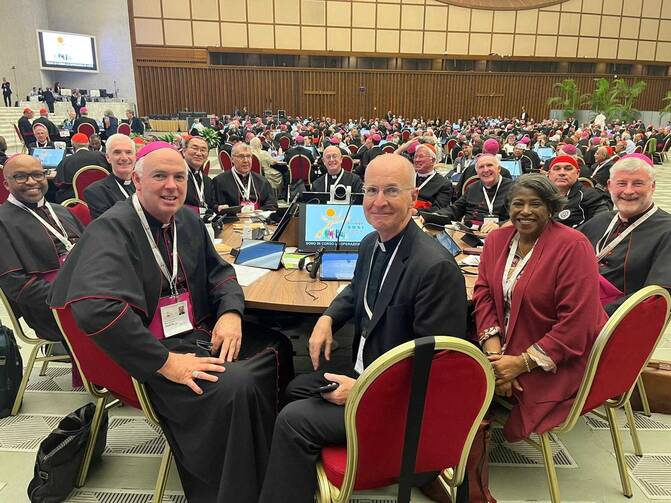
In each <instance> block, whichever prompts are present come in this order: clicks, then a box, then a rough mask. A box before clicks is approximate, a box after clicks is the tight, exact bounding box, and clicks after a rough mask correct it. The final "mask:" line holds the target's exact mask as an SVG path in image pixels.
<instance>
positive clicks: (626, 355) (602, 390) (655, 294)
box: [526, 286, 671, 503]
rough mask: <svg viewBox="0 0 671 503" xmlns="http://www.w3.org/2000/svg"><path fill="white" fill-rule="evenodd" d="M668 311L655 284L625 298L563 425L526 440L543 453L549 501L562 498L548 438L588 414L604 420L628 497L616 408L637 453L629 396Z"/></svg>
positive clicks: (669, 303) (670, 299) (666, 298)
mask: <svg viewBox="0 0 671 503" xmlns="http://www.w3.org/2000/svg"><path fill="white" fill-rule="evenodd" d="M670 307H671V296H670V295H669V293H668V292H667V291H666V290H665V289H663V288H661V287H659V286H647V287H645V288H643V289H641V290H640V291H638V292H636V293H635V294H633V295H632V296H631V297H630V298H629V299H627V300H626V301H625V302H624V303H623V304H622V305H621V306H620V307H619V308H618V310H617V311H615V313H613V316H611V317H610V319H609V320H608V322H607V323H606V324H605V325H604V327H603V329H602V330H601V333H600V334H599V336H598V337H597V339H596V341H595V343H594V346H593V347H592V351H591V352H590V355H589V360H588V363H587V368H586V370H585V375H584V376H583V379H582V382H581V383H580V388H579V389H578V393H577V395H576V399H575V401H574V402H573V405H572V407H571V410H570V412H569V414H568V416H567V417H566V419H565V420H564V422H563V423H562V424H560V425H559V426H557V427H556V428H554V429H553V430H552V431H548V432H545V433H542V434H539V438H540V443H538V442H536V441H534V440H531V439H526V441H527V442H528V443H530V444H532V445H534V446H535V447H537V448H538V449H540V450H541V452H542V453H543V459H544V461H545V471H546V475H547V479H548V485H549V487H550V498H551V500H552V503H559V501H560V499H559V483H558V481H557V472H556V470H555V465H554V460H553V457H552V447H551V446H550V434H551V433H564V432H568V431H571V430H572V429H573V427H574V426H575V425H576V423H577V422H578V419H579V418H580V417H581V416H583V415H585V414H587V413H588V412H591V413H593V414H597V415H599V416H600V417H603V418H604V419H605V420H606V421H607V422H608V427H609V429H610V435H611V439H612V442H613V448H614V450H615V459H616V461H617V467H618V471H619V473H620V482H621V484H622V492H623V493H624V495H625V496H626V497H628V498H631V497H632V494H633V493H632V490H631V482H630V481H629V474H628V473H627V465H626V462H625V459H624V450H623V448H622V441H621V439H620V431H619V429H618V423H617V417H616V415H615V410H616V409H619V408H624V411H625V414H626V416H627V422H628V425H629V430H630V434H631V436H632V441H633V443H634V448H635V451H636V453H637V454H639V455H640V454H641V450H640V442H639V440H638V433H637V431H636V427H635V424H634V421H633V413H632V410H631V405H630V403H629V398H630V396H631V393H632V391H633V388H634V386H635V385H636V382H637V379H638V378H639V375H640V373H641V371H642V370H643V368H644V367H645V366H646V364H647V363H648V360H650V357H651V355H652V352H653V351H654V349H655V347H656V346H657V343H658V342H659V340H660V339H661V337H662V334H663V332H664V328H665V327H666V323H667V321H668V318H669V308H670ZM601 406H603V407H604V409H605V412H606V413H605V415H603V414H600V413H598V412H596V411H595V410H594V409H596V408H597V407H601Z"/></svg>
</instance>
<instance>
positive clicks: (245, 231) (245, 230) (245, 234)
mask: <svg viewBox="0 0 671 503" xmlns="http://www.w3.org/2000/svg"><path fill="white" fill-rule="evenodd" d="M242 239H252V220H251V218H246V219H245V221H244V223H243V224H242Z"/></svg>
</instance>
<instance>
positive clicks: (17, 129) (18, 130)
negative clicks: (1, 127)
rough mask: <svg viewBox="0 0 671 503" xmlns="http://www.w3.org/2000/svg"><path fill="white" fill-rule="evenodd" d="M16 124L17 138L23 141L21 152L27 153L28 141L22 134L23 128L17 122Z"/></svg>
mask: <svg viewBox="0 0 671 503" xmlns="http://www.w3.org/2000/svg"><path fill="white" fill-rule="evenodd" d="M13 126H14V134H16V136H17V138H18V139H19V142H20V143H21V153H22V154H25V153H26V152H27V151H28V148H27V147H26V141H25V140H24V139H23V135H22V134H21V130H20V129H19V127H18V126H17V125H16V124H13Z"/></svg>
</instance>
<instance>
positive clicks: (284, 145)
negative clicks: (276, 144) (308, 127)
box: [280, 136, 291, 152]
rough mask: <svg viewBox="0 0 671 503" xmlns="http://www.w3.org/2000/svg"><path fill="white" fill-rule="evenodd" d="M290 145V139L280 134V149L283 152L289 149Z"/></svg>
mask: <svg viewBox="0 0 671 503" xmlns="http://www.w3.org/2000/svg"><path fill="white" fill-rule="evenodd" d="M290 145H291V141H290V140H289V138H287V137H286V136H280V147H282V150H284V151H285V152H286V151H287V150H288V149H289V146H290Z"/></svg>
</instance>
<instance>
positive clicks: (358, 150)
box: [356, 144, 366, 154]
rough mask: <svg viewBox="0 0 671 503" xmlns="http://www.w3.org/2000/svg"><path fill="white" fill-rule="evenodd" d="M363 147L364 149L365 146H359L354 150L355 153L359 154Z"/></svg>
mask: <svg viewBox="0 0 671 503" xmlns="http://www.w3.org/2000/svg"><path fill="white" fill-rule="evenodd" d="M365 147H366V145H364V144H361V145H359V148H357V149H356V153H357V154H358V153H359V152H361V149H362V148H365Z"/></svg>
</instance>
